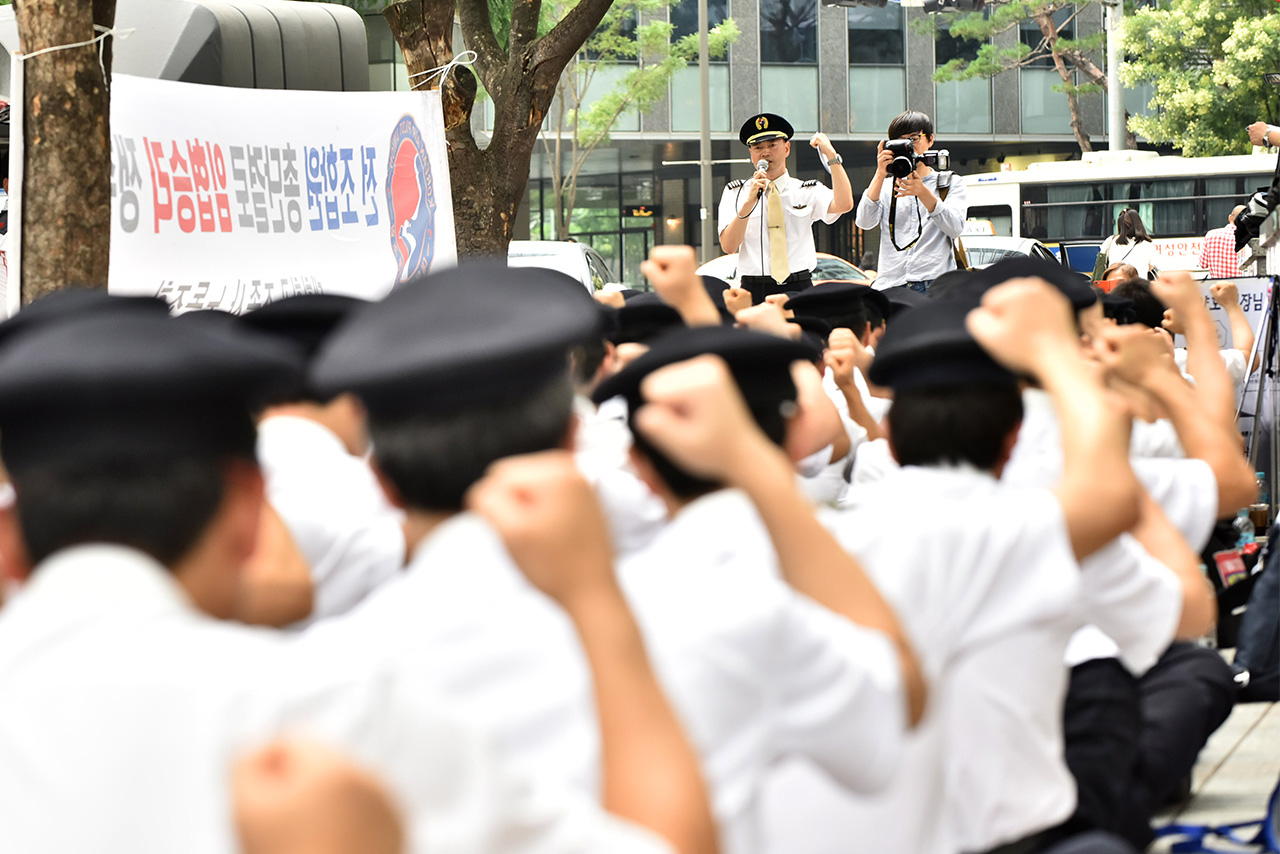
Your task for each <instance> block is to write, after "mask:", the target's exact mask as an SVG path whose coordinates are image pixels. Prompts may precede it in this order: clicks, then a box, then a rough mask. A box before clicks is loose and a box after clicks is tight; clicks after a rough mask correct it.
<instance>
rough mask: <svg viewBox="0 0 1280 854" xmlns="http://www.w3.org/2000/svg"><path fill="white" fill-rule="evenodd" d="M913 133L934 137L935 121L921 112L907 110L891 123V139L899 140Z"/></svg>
mask: <svg viewBox="0 0 1280 854" xmlns="http://www.w3.org/2000/svg"><path fill="white" fill-rule="evenodd" d="M912 133H923V134H924V135H925V136H927V137H932V136H933V120H932V119H930V118H929V117H928V116H927V115H925V114H924V113H922V112H920V111H919V110H907V111H906V112H905V113H899V114H898V115H897V117H896V118H894V120H893V121H891V122H889V139H898V138H899V137H903V136H906V135H907V134H912Z"/></svg>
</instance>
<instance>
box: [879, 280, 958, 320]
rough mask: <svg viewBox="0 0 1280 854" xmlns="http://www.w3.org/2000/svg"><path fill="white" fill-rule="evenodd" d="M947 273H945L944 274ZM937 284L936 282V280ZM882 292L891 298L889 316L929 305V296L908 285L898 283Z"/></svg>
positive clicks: (888, 298)
mask: <svg viewBox="0 0 1280 854" xmlns="http://www.w3.org/2000/svg"><path fill="white" fill-rule="evenodd" d="M944 275H945V274H944ZM935 284H936V282H935ZM880 293H882V294H884V296H885V299H887V300H889V317H890V318H894V317H897V316H898V315H899V314H901V313H902V312H904V311H906V310H907V309H909V308H919V307H920V306H922V305H928V303H929V297H927V296H925V295H924V294H922V293H920V292H919V291H916V290H912V289H911V288H909V287H907V286H906V285H897V286H896V287H892V288H885V289H884V290H883V291H880Z"/></svg>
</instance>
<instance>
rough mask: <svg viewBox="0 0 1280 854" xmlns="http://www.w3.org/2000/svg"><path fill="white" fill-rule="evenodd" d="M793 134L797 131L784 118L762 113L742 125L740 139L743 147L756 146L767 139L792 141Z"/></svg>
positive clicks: (739, 132)
mask: <svg viewBox="0 0 1280 854" xmlns="http://www.w3.org/2000/svg"><path fill="white" fill-rule="evenodd" d="M793 134H795V130H793V129H792V127H791V122H789V121H787V120H786V119H784V118H783V117H782V116H779V115H775V114H774V113H761V114H760V115H758V116H752V117H751V118H749V119H747V120H746V121H745V122H743V123H742V130H740V131H738V139H740V140H742V144H743V145H755V144H756V143H757V142H764V141H765V140H767V139H791V137H792V135H793Z"/></svg>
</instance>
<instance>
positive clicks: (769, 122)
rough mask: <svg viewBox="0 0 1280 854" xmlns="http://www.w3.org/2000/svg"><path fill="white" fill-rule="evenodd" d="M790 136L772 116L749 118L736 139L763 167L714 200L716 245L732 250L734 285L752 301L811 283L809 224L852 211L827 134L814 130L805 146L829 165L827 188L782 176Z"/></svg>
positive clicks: (846, 183)
mask: <svg viewBox="0 0 1280 854" xmlns="http://www.w3.org/2000/svg"><path fill="white" fill-rule="evenodd" d="M792 134H793V131H792V128H791V124H790V123H789V122H788V121H787V120H786V119H784V118H782V116H777V115H774V114H773V113H761V114H760V115H758V116H752V117H751V118H749V119H747V121H746V122H745V123H743V125H742V129H741V130H740V131H738V138H739V139H740V140H742V144H743V145H745V146H747V149H748V150H749V151H750V152H751V162H752V163H753V164H756V165H757V166H761V165H763V166H764V167H765V168H763V169H759V168H757V170H756V173H755V174H754V175H752V176H751V178H749V179H743V180H738V181H730V182H729V184H728V185H727V186H726V187H725V188H724V194H723V195H722V196H721V197H720V213H719V226H720V248H721V249H723V250H724V251H725V252H737V253H738V275H739V281H740V283H741V287H743V288H745V289H746V290H748V291H750V292H751V301H752V303H753V304H758V303H761V302H763V301H764V298H765V297H766V296H769V295H771V294H780V293H791V292H794V291H798V290H800V289H801V288H806V287H808V286H809V285H811V284H812V283H813V276H812V272H813V268H814V267H816V266H817V265H818V256H817V252H816V251H815V250H814V246H813V227H812V226H813V223H814V222H815V221H817V220H822V221H823V222H825V223H827V224H831V223H833V222H835V221H836V219H838V218H839V216H840V215H841V214H843V213H846V212H848V211H851V210H853V187H852V186H851V185H850V184H849V176H848V175H846V174H845V171H844V164H843V161H842V160H841V158H840V155H838V154H836V150H835V148H834V147H833V146H832V145H831V140H829V139H827V135H826V134H824V133H815V134H814V135H813V138H812V139H810V140H809V144H810V145H811V146H813V147H814V148H816V149H818V152H819V153H820V154H822V156H823V157H824V158H825V159H826V161H827V164H828V165H829V166H830V167H831V184H832V186H831V187H827V186H826V185H824V184H822V183H819V182H818V181H801V180H799V179H797V178H793V177H791V176H790V175H788V174H787V157H789V156H790V154H791V142H790V140H791V136H792Z"/></svg>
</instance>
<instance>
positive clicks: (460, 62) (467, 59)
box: [409, 50, 479, 89]
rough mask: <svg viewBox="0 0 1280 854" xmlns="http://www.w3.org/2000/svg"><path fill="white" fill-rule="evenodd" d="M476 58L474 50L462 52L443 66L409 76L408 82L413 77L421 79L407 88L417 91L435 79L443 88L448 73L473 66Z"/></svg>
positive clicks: (477, 55)
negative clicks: (461, 67) (459, 67)
mask: <svg viewBox="0 0 1280 854" xmlns="http://www.w3.org/2000/svg"><path fill="white" fill-rule="evenodd" d="M478 57H479V54H477V53H476V52H475V51H474V50H464V51H463V52H462V53H460V54H458V55H457V56H455V57H454V58H453V59H451V60H449V62H448V63H446V64H444V65H439V66H436V67H435V68H429V69H427V70H426V71H419V72H418V73H417V74H410V75H409V79H410V80H413V78H415V77H421V78H422V79H421V80H419V81H418V82H417V83H411V84H410V86H409V88H410V89H417V88H419V87H421V86H428V85H430V84H431V83H434V82H436V78H437V77H439V84H440V85H441V86H444V81H445V78H447V77H448V76H449V72H450V71H452V70H453V69H454V68H456V67H458V66H471V65H474V64H475V61H476V59H477V58H478Z"/></svg>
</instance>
